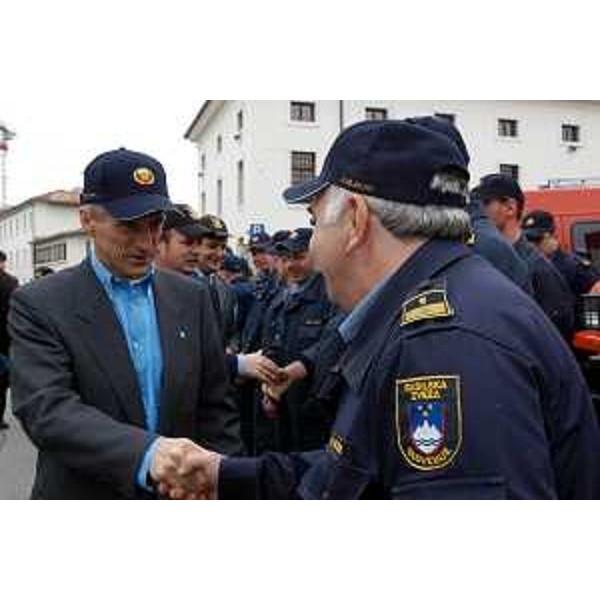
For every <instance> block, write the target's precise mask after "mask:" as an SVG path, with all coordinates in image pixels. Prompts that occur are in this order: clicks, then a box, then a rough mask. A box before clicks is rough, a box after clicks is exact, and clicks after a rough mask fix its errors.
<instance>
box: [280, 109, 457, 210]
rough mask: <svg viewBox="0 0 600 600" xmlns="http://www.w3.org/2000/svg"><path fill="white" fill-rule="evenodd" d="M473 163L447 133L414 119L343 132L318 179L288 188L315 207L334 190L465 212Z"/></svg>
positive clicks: (290, 195)
mask: <svg viewBox="0 0 600 600" xmlns="http://www.w3.org/2000/svg"><path fill="white" fill-rule="evenodd" d="M467 162H468V161H466V160H465V156H464V155H463V153H462V152H461V150H460V149H459V148H458V146H457V144H456V143H455V142H454V141H453V140H452V139H450V138H449V136H448V135H447V134H446V133H440V132H439V131H437V130H434V128H432V127H425V126H423V125H422V124H416V123H414V122H411V121H410V120H408V119H407V120H403V121H363V122H361V123H357V124H356V125H353V126H351V127H349V128H348V129H346V130H345V131H343V132H342V133H341V134H340V135H339V136H338V137H337V139H336V140H335V142H334V143H333V146H332V147H331V149H330V150H329V153H328V154H327V157H326V158H325V162H324V163H323V168H322V170H321V173H320V174H319V176H318V177H317V178H316V179H313V180H311V181H308V182H306V183H302V184H299V185H296V186H293V187H291V188H288V189H287V190H286V191H285V192H284V194H283V196H284V198H285V200H286V201H287V202H288V203H289V204H300V203H309V202H310V201H311V200H312V199H313V198H314V197H315V196H316V195H317V194H319V193H320V192H322V191H323V190H325V189H326V188H327V187H328V186H330V185H336V186H338V187H341V188H344V189H347V190H349V191H351V192H357V193H360V194H367V195H370V196H376V197H378V198H382V199H385V200H389V201H392V202H394V201H395V202H405V203H410V204H419V205H427V204H434V205H441V206H454V207H464V206H466V204H467V198H468V183H469V170H468V164H467Z"/></svg>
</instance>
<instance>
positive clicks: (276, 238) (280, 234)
mask: <svg viewBox="0 0 600 600" xmlns="http://www.w3.org/2000/svg"><path fill="white" fill-rule="evenodd" d="M290 235H292V232H291V231H290V230H289V229H280V230H279V231H276V232H275V233H274V234H273V235H272V236H271V243H270V244H269V245H268V246H267V252H268V253H269V254H279V252H278V250H277V246H278V245H279V244H280V243H281V242H283V241H285V240H287V239H288V238H289V237H290Z"/></svg>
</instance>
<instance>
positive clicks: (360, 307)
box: [338, 273, 394, 344]
mask: <svg viewBox="0 0 600 600" xmlns="http://www.w3.org/2000/svg"><path fill="white" fill-rule="evenodd" d="M392 275H394V273H390V274H389V275H388V276H387V277H384V278H383V279H382V280H381V281H380V282H379V283H378V284H377V285H376V286H375V287H374V288H373V289H372V290H371V291H370V292H369V293H368V294H367V295H366V296H365V297H364V298H363V299H362V300H361V301H360V302H359V303H358V304H357V305H356V306H355V307H354V308H353V309H352V311H351V312H350V314H349V315H348V316H347V317H346V318H345V319H344V320H343V321H342V322H341V324H340V326H339V327H338V331H339V332H340V335H341V336H342V338H343V340H344V342H346V344H349V343H350V342H351V341H352V340H353V339H354V338H355V337H356V335H357V333H358V331H359V329H360V326H361V324H362V322H363V320H364V317H365V315H366V314H367V313H368V312H369V309H370V308H371V307H372V306H373V304H375V301H376V300H377V298H378V297H379V295H380V294H381V292H382V290H383V288H384V287H385V285H386V283H387V282H388V281H389V280H390V278H391V277H392Z"/></svg>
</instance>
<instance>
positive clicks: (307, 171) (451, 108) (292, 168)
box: [185, 100, 600, 235]
mask: <svg viewBox="0 0 600 600" xmlns="http://www.w3.org/2000/svg"><path fill="white" fill-rule="evenodd" d="M427 114H438V115H440V116H445V117H446V118H448V119H451V120H453V121H454V123H455V124H456V125H457V127H458V128H459V129H460V130H461V132H462V134H463V136H464V138H465V141H466V143H467V145H468V147H469V151H470V153H471V176H472V182H473V183H476V182H477V181H478V180H479V178H480V177H481V176H483V175H486V174H488V173H493V172H498V171H503V172H506V173H509V174H511V175H513V176H514V177H516V178H517V179H518V180H519V181H520V183H521V185H522V187H524V188H525V189H527V188H537V187H540V186H544V185H547V183H548V181H549V180H552V179H564V178H567V179H570V178H573V179H582V178H594V177H598V176H600V102H594V101H537V100H536V101H458V100H456V101H454V100H453V101H450V100H448V101H442V100H440V101H429V100H427V101H404V100H293V101H288V100H266V101H265V100H262V101H259V100H208V101H206V102H205V103H204V105H203V106H202V108H201V109H200V112H199V113H198V115H197V116H196V118H195V119H194V121H193V122H192V124H191V125H190V127H189V129H188V131H187V132H186V134H185V137H186V139H188V140H190V141H191V142H192V143H194V144H195V145H196V148H197V152H198V207H199V210H200V211H201V212H203V213H206V212H209V213H213V214H216V215H219V216H221V217H222V218H223V219H225V221H226V222H227V224H228V226H229V227H230V229H231V230H232V231H233V232H235V233H236V234H238V235H243V234H246V233H247V232H248V229H249V227H250V225H252V224H264V225H265V226H266V227H267V229H268V230H269V231H273V230H276V229H282V228H292V227H300V226H304V225H306V224H307V223H308V217H307V215H306V212H305V211H304V210H303V209H302V208H290V207H286V206H285V205H284V203H283V201H282V200H281V193H282V191H283V190H284V189H285V188H286V187H288V186H289V185H290V184H291V183H296V182H299V181H302V180H305V179H308V178H311V177H312V176H314V174H316V173H318V172H319V170H320V168H321V166H322V163H323V160H324V158H325V156H326V153H327V150H328V149H329V147H330V146H331V143H332V141H333V140H334V139H335V137H336V136H337V135H338V134H339V132H340V131H341V130H342V129H343V128H345V127H347V126H349V125H351V124H352V123H356V122H358V121H362V120H364V119H367V118H372V119H397V118H403V117H409V116H418V115H427Z"/></svg>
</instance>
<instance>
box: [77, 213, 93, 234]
mask: <svg viewBox="0 0 600 600" xmlns="http://www.w3.org/2000/svg"><path fill="white" fill-rule="evenodd" d="M79 222H80V223H81V226H82V227H83V229H84V231H85V232H86V233H87V234H88V235H89V236H90V237H91V238H93V237H94V235H95V234H96V228H95V226H94V218H93V216H92V214H91V211H90V210H89V208H81V209H79Z"/></svg>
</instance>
